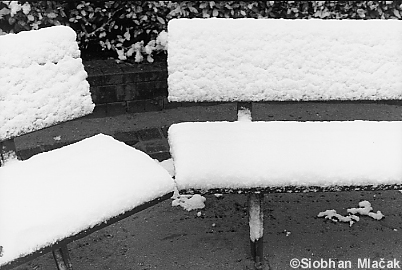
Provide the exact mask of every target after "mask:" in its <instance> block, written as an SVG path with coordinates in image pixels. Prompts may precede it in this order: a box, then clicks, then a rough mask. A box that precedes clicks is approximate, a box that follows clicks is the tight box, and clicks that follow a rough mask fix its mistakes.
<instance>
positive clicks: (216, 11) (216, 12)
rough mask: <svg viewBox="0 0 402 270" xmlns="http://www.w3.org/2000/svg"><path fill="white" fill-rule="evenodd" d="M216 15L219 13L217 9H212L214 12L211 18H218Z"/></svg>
mask: <svg viewBox="0 0 402 270" xmlns="http://www.w3.org/2000/svg"><path fill="white" fill-rule="evenodd" d="M218 15H219V11H218V10H217V9H214V11H213V12H212V16H213V17H218Z"/></svg>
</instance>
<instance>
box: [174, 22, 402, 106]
mask: <svg viewBox="0 0 402 270" xmlns="http://www.w3.org/2000/svg"><path fill="white" fill-rule="evenodd" d="M168 33H169V47H168V70H169V77H168V85H169V100H170V101H179V102H181V101H190V102H191V101H193V102H194V101H195V102H199V101H284V100H381V99H390V100H392V99H402V76H400V74H401V73H402V54H401V53H400V49H401V44H402V21H400V20H317V19H311V20H283V19H217V18H213V19H174V20H171V21H169V25H168Z"/></svg>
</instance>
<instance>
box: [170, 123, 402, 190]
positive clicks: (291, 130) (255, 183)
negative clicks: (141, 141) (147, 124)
mask: <svg viewBox="0 0 402 270" xmlns="http://www.w3.org/2000/svg"><path fill="white" fill-rule="evenodd" d="M168 134H169V143H170V149H171V150H170V151H171V154H172V158H173V160H174V166H175V181H176V183H177V186H178V189H179V190H183V189H211V188H252V187H272V186H284V185H295V186H305V185H307V186H311V185H318V186H331V185H362V184H364V185H369V184H374V185H375V184H379V183H381V184H395V183H399V184H400V183H402V166H401V164H402V151H401V149H402V139H401V138H402V122H401V121H396V122H375V121H347V122H336V121H335V122H292V121H285V122H282V121H275V122H247V121H241V122H197V123H195V122H194V123H193V122H188V123H179V124H174V125H172V126H171V127H170V129H169V131H168Z"/></svg>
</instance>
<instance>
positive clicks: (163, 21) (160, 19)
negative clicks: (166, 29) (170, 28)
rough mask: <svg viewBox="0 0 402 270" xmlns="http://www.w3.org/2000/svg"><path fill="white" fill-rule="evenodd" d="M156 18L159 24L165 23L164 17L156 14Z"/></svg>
mask: <svg viewBox="0 0 402 270" xmlns="http://www.w3.org/2000/svg"><path fill="white" fill-rule="evenodd" d="M156 19H157V20H158V22H159V23H160V24H163V25H164V24H165V20H164V19H162V18H161V17H159V16H156Z"/></svg>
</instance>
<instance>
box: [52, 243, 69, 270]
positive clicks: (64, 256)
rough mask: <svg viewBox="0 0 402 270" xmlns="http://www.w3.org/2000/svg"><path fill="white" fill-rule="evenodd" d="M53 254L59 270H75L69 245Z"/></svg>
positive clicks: (55, 250) (54, 251)
mask: <svg viewBox="0 0 402 270" xmlns="http://www.w3.org/2000/svg"><path fill="white" fill-rule="evenodd" d="M52 252H53V258H54V260H55V262H56V266H57V269H58V270H73V264H72V263H71V259H70V255H69V253H68V249H67V245H63V246H61V247H59V248H57V249H54V250H53V251H52Z"/></svg>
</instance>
